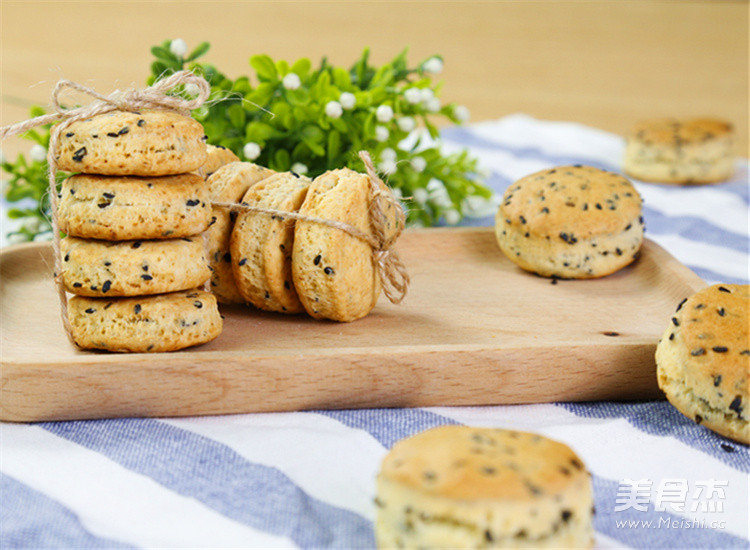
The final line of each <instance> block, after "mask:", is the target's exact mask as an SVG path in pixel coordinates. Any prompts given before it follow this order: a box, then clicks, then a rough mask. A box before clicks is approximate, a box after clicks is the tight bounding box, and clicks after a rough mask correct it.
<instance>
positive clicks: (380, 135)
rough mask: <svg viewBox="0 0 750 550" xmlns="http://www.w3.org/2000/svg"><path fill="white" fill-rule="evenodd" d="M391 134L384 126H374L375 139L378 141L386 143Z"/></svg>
mask: <svg viewBox="0 0 750 550" xmlns="http://www.w3.org/2000/svg"><path fill="white" fill-rule="evenodd" d="M390 135H391V133H390V132H389V131H388V128H386V127H385V126H375V139H377V140H378V141H386V140H387V139H388V137H389V136H390Z"/></svg>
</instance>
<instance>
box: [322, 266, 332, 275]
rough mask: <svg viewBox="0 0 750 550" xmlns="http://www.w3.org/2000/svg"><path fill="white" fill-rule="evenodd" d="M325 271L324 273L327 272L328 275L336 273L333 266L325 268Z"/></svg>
mask: <svg viewBox="0 0 750 550" xmlns="http://www.w3.org/2000/svg"><path fill="white" fill-rule="evenodd" d="M323 272H324V273H325V274H326V275H333V273H334V271H333V268H332V267H326V268H325V269H324V270H323Z"/></svg>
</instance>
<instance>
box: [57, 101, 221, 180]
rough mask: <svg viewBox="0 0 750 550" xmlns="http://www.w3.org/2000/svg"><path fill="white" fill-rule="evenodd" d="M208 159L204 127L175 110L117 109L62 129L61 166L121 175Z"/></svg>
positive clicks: (180, 168)
mask: <svg viewBox="0 0 750 550" xmlns="http://www.w3.org/2000/svg"><path fill="white" fill-rule="evenodd" d="M205 161H206V142H205V135H204V132H203V126H201V125H200V123H198V122H197V121H195V120H193V119H192V118H190V117H187V116H183V115H180V114H178V113H175V112H172V111H142V112H140V113H129V112H123V111H113V112H111V113H106V114H102V115H98V116H95V117H92V118H90V119H87V120H82V121H79V122H74V123H72V124H71V125H70V126H68V127H67V128H66V129H65V130H64V131H63V132H62V133H61V134H60V143H59V148H58V154H57V164H58V168H59V169H60V170H65V171H67V172H82V173H85V174H103V175H118V176H168V175H172V174H182V173H185V172H192V171H194V170H197V169H198V168H200V167H201V166H202V165H203V163H204V162H205Z"/></svg>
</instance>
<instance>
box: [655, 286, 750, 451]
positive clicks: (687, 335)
mask: <svg viewBox="0 0 750 550" xmlns="http://www.w3.org/2000/svg"><path fill="white" fill-rule="evenodd" d="M749 322H750V286H748V285H728V284H717V285H713V286H710V287H707V288H705V289H703V290H700V291H698V292H696V293H695V294H693V295H692V296H690V297H689V298H687V299H686V300H684V301H683V302H681V303H680V304H679V306H678V308H677V311H676V313H675V314H674V316H673V317H672V318H671V320H670V321H669V323H668V325H669V326H668V327H667V329H666V331H665V332H664V335H663V336H662V338H661V340H659V343H658V344H657V347H656V374H657V380H658V383H659V387H660V388H661V389H662V391H663V392H664V393H665V394H666V396H667V399H668V400H669V402H670V403H672V405H674V406H675V407H676V408H677V409H678V410H679V411H680V412H681V413H682V414H684V415H685V416H687V417H688V418H690V419H692V420H693V421H694V422H696V423H698V424H701V425H702V426H706V427H707V428H709V429H710V430H713V431H714V432H716V433H719V434H721V435H723V436H726V437H729V438H731V439H734V440H735V441H740V442H742V443H745V444H750V426H748V415H749V414H750V406H749V403H748V401H749V400H750V395H749V393H750V391H749V390H748V384H749V383H750V341H749V338H750V337H749V335H748V323H749Z"/></svg>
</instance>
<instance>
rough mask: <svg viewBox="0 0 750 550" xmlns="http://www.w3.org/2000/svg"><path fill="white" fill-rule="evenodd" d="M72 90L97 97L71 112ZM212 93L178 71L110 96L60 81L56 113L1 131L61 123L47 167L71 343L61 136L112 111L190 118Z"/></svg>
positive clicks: (56, 255) (56, 267)
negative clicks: (67, 99) (183, 91)
mask: <svg viewBox="0 0 750 550" xmlns="http://www.w3.org/2000/svg"><path fill="white" fill-rule="evenodd" d="M187 84H194V85H195V86H196V88H195V89H197V90H198V95H197V96H196V97H195V98H193V99H189V100H188V99H184V98H182V97H179V96H171V95H168V92H169V91H171V90H173V89H174V88H176V87H178V86H180V85H187ZM68 89H72V90H76V91H78V92H81V93H83V94H86V95H89V96H91V97H93V98H95V101H93V102H92V103H89V104H87V105H84V106H82V107H77V108H75V109H67V108H65V107H64V106H63V105H61V104H60V94H61V93H62V92H63V91H65V90H68ZM210 93H211V87H210V86H209V84H208V82H206V80H205V79H204V78H203V77H201V76H198V75H195V74H193V73H191V72H190V71H178V72H176V73H174V74H172V75H171V76H169V77H167V78H165V79H163V80H159V81H158V82H156V83H154V85H153V86H149V87H147V88H144V89H142V90H138V89H135V88H130V89H127V90H124V91H120V90H116V91H114V92H112V93H111V94H110V95H108V96H103V95H101V94H100V93H98V92H97V91H96V90H93V89H92V88H89V87H88V86H83V85H81V84H78V83H77V82H72V81H70V80H60V81H59V82H58V83H57V84H56V85H55V88H54V90H53V91H52V107H53V108H54V110H55V112H54V113H50V114H48V115H42V116H39V117H36V118H32V119H30V120H26V121H24V122H19V123H17V124H12V125H10V126H5V127H3V128H0V140H2V139H5V138H6V137H10V136H14V135H18V134H22V133H24V132H26V131H28V130H31V129H32V128H36V127H37V126H42V125H44V124H52V123H55V122H58V121H60V123H59V124H56V125H54V126H52V128H51V129H50V138H49V146H48V148H47V165H48V167H49V170H48V182H49V190H48V192H49V197H50V209H51V211H52V216H51V217H52V219H51V222H50V224H51V226H52V239H53V240H52V243H53V250H54V274H55V283H56V286H57V293H58V296H59V297H60V314H61V317H62V323H63V327H64V329H65V333H66V334H67V336H68V339H70V341H71V342H73V343H74V344H75V341H74V340H73V335H72V330H71V326H70V320H69V319H68V297H67V295H66V294H65V287H64V285H63V283H62V259H61V257H60V256H61V254H60V230H59V227H58V223H57V207H58V196H57V149H58V146H59V141H60V134H61V132H62V131H63V130H65V129H66V128H67V127H68V126H70V125H71V124H73V123H74V122H78V121H79V120H86V119H88V118H91V117H94V116H96V115H101V114H105V113H109V112H112V111H129V112H138V111H141V110H144V109H156V110H169V111H176V112H178V113H180V114H182V115H185V116H189V115H190V111H191V110H193V109H197V108H198V107H200V106H201V105H203V103H204V102H205V101H206V100H207V99H208V97H209V95H210Z"/></svg>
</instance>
